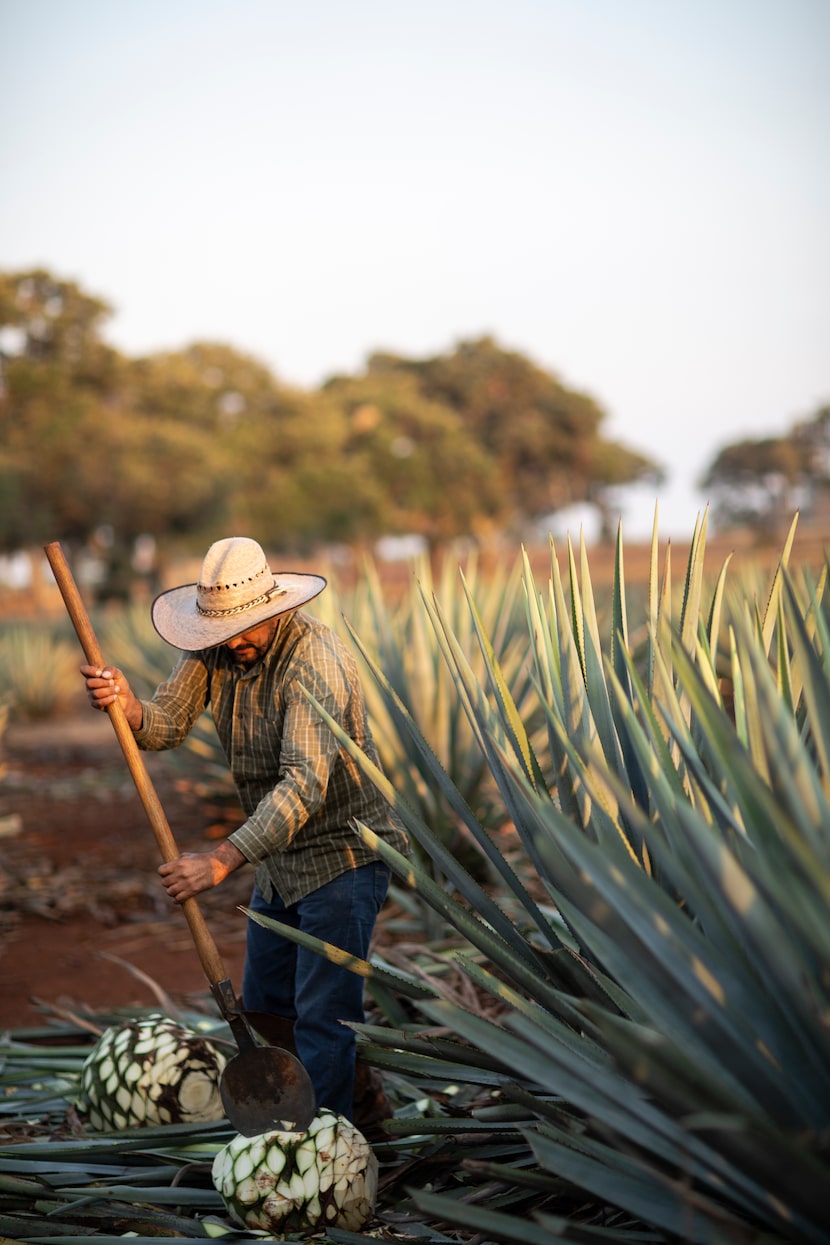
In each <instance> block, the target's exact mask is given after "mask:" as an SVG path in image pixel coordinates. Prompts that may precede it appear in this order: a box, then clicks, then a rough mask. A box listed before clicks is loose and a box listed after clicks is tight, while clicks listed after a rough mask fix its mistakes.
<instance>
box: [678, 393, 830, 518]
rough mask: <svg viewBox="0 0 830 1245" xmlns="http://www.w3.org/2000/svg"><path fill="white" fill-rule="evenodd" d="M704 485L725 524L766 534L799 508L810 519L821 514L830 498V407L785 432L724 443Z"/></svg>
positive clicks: (704, 478) (703, 479)
mask: <svg viewBox="0 0 830 1245" xmlns="http://www.w3.org/2000/svg"><path fill="white" fill-rule="evenodd" d="M700 487H701V488H703V489H706V490H709V491H710V492H711V495H712V511H713V514H712V517H713V520H714V521H715V522H716V523H718V524H720V525H721V526H728V525H735V524H738V525H743V524H752V525H753V526H754V527H755V528H756V529H757V530H758V531H759V532H761V533H762V534H763V535H764V536H767V535H775V534H776V532H777V529H778V527H779V526H780V525H781V523H782V522H784V523H786V522H789V518H791V517H792V514H793V512H794V511H795V510H797V509H798V510H801V511H802V513H803V515H804V517H805V518H807V519H809V518H810V517H811V516H813V515H817V514H818V513H819V512H820V510H821V508H822V507H824V506H826V505H827V500H828V497H830V406H823V407H820V408H819V409H818V411H817V412H816V413H815V415H814V416H812V417H811V418H810V419H807V420H800V421H797V422H796V423H794V424H793V425H792V426H791V428H790V430H789V432H786V433H784V434H783V435H781V436H776V437H762V438H757V439H752V438H744V439H743V440H740V441H734V442H731V443H730V444H728V445H725V446H723V448H722V449H720V450H719V451H718V452H717V454H716V455H715V457H714V458H713V459H712V462H711V463H710V464H709V467H708V468H707V470H706V472H705V474H704V476H703V478H702V479H701V482H700Z"/></svg>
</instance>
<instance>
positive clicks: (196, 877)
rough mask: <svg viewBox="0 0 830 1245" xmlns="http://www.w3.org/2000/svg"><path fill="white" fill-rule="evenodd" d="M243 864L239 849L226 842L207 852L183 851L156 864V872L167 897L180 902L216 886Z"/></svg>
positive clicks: (243, 860) (243, 859)
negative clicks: (176, 857)
mask: <svg viewBox="0 0 830 1245" xmlns="http://www.w3.org/2000/svg"><path fill="white" fill-rule="evenodd" d="M244 864H245V857H244V856H243V855H242V853H241V852H240V850H239V848H238V847H234V845H233V843H228V842H227V841H226V842H224V843H220V844H219V845H218V846H217V847H214V848H213V849H212V850H211V851H209V852H183V853H182V855H181V856H179V858H178V860H170V861H168V862H167V864H164V865H159V870H158V872H159V876H160V877H161V881H162V885H163V886H164V889H165V890H166V891H167V894H168V895H169V896H170V898H171V899H172V900H173V901H174V902H175V903H184V901H185V900H186V899H193V897H194V896H195V895H199V894H201V892H202V891H208V890H210V889H211V887H213V886H218V885H219V883H220V882H224V880H225V878H226V877H227V876H228V874H230V873H233V872H234V870H235V869H239V868H240V867H241V866H242V865H244Z"/></svg>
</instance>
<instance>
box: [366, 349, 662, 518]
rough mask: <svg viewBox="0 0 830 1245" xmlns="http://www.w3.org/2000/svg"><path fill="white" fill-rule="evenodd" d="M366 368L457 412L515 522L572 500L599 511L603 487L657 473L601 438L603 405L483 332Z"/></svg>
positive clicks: (376, 360) (381, 358) (382, 357)
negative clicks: (493, 472) (436, 350)
mask: <svg viewBox="0 0 830 1245" xmlns="http://www.w3.org/2000/svg"><path fill="white" fill-rule="evenodd" d="M369 371H370V374H390V373H394V372H396V371H403V372H406V373H408V374H410V375H413V376H414V377H416V379H417V380H418V383H419V386H420V388H421V390H422V392H423V394H424V395H425V396H426V397H428V398H430V399H431V400H433V401H437V402H440V403H443V404H444V405H446V406H449V407H451V408H452V409H453V410H454V411H456V412H457V413H458V415H459V417H460V418H461V420H462V422H463V425H464V427H465V429H466V430H467V432H468V434H469V435H470V437H472V438H474V439H475V440H476V441H477V443H478V445H479V446H480V447H481V449H482V450H484V451H485V453H487V454H488V455H489V456H490V458H491V460H492V461H493V462H494V463H495V464H496V465H497V468H498V472H499V483H500V489H501V493H502V497H503V502H504V515H505V517H506V518H507V519H508V521H509V522H511V523H512V525H513V526H514V527H516V528H520V527H521V526H522V525H523V524H524V523H525V522H527V521H528V520H536V519H539V518H542V517H544V516H547V515H549V514H550V513H551V512H553V511H555V510H559V509H562V508H563V507H565V506H568V505H570V504H572V503H574V502H578V501H588V502H590V503H592V504H594V505H596V506H597V507H598V508H599V509H600V511H601V512H602V511H603V510H605V511H607V509H608V504H609V503H608V492H609V489H610V488H612V487H615V486H619V485H624V484H630V483H634V482H636V481H639V480H643V479H648V478H652V479H655V480H658V479H660V478H661V472H660V469H659V467H658V466H657V465H656V464H655V463H654V462H653V461H652V460H650V459H648V458H646V457H645V456H644V455H642V454H638V453H635V452H634V451H631V450H627V449H625V448H624V447H623V446H620V445H616V444H614V443H612V442H608V441H605V440H604V439H603V438H602V437H601V436H600V427H601V425H602V423H603V421H604V419H605V412H604V411H603V410H602V408H601V407H600V406H599V405H598V404H597V403H596V402H595V401H594V399H593V398H591V397H589V396H588V395H587V394H584V393H580V392H578V391H576V390H572V389H569V388H567V387H566V386H565V385H563V384H562V383H561V382H560V381H559V380H558V379H557V378H556V377H555V376H552V375H551V374H550V373H548V372H545V371H544V370H543V369H541V368H539V367H537V366H536V365H535V364H534V363H532V362H530V360H528V359H526V358H525V357H524V356H523V355H521V354H518V353H517V352H515V351H508V350H504V349H502V348H501V347H500V346H498V345H497V343H496V342H494V341H493V339H492V338H490V337H483V338H481V339H479V340H475V341H465V342H461V343H459V344H458V345H457V346H456V348H455V350H454V351H453V352H452V353H451V354H446V355H438V356H435V357H434V358H429V359H422V360H405V359H401V358H398V357H396V356H394V355H388V354H376V355H374V356H372V357H371V358H370V360H369Z"/></svg>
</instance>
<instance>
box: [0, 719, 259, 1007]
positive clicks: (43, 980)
mask: <svg viewBox="0 0 830 1245" xmlns="http://www.w3.org/2000/svg"><path fill="white" fill-rule="evenodd" d="M144 760H145V764H146V768H147V773H148V775H149V777H150V780H151V783H152V785H153V787H154V788H155V791H156V793H157V795H158V797H159V800H160V801H161V805H162V807H163V809H164V812H165V814H166V817H167V821H168V822H169V824H170V828H171V830H172V832H173V835H174V837H175V840H176V842H177V845H178V847H179V849H180V850H182V851H204V850H205V849H206V848H207V847H209V846H210V842H211V840H212V839H215V838H216V837H218V836H219V835H222V834H224V833H226V832H227V831H228V830H229V829H232V828H233V826H234V825H238V824H239V821H240V820H241V815H240V810H239V808H238V805H236V803H235V800H234V799H233V797H227V796H223V797H221V798H217V797H215V796H213V795H211V794H208V795H205V793H204V792H203V791H199V790H197V789H194V786H193V784H192V782H190V781H188V780H185V779H183V778H182V777H181V772H182V771H181V768H177V767H176V766H175V765H174V764H173V763H172V761H171V758H170V757H169V756H165V755H163V754H155V755H147V756H145V758H144ZM0 767H2V770H3V774H2V786H0V1030H4V1029H9V1028H14V1029H20V1028H27V1027H32V1026H34V1027H38V1026H42V1025H44V1024H45V1023H49V1022H50V1021H51V1020H52V1019H53V1018H54V1017H55V1016H56V1015H57V1016H58V1017H60V1016H61V1015H62V1014H63V1013H70V1014H71V1015H72V1016H73V1017H78V1016H81V1017H85V1016H90V1014H94V1013H96V1012H98V1013H100V1012H102V1011H103V1012H106V1011H108V1010H113V1009H121V1008H130V1007H133V1006H136V1007H140V1008H142V1009H143V1008H147V1007H153V1006H156V1005H158V1004H162V1005H164V1004H165V1003H166V999H165V997H164V996H165V995H167V996H168V998H169V999H170V1000H172V1002H173V1003H174V1004H176V1005H177V1006H185V1007H194V1008H196V1009H198V1010H205V1009H210V1010H212V1003H211V999H210V991H209V987H208V984H207V981H206V978H205V976H204V973H203V971H202V968H201V965H200V963H199V960H198V957H197V954H196V949H195V947H194V944H193V941H192V939H191V936H190V932H189V929H188V926H187V923H186V921H185V919H184V916H183V914H182V912H181V910H180V909H179V908H177V907H176V906H175V905H174V904H172V903H171V902H170V901H169V900H168V899H167V896H166V894H165V892H164V890H163V889H162V886H161V883H160V880H159V879H158V877H157V876H156V869H157V867H158V865H159V864H160V863H161V856H160V852H159V849H158V847H157V846H156V841H155V837H154V835H153V831H152V828H151V825H150V821H149V820H148V817H147V814H146V812H145V811H144V807H143V805H142V803H141V800H140V799H139V796H138V793H137V791H136V787H135V785H134V783H133V780H132V778H131V776H130V773H129V770H128V768H127V764H126V761H125V760H124V757H123V755H122V752H121V748H120V745H119V744H118V741H117V739H116V737H115V734H114V731H113V729H112V724H111V723H110V721H109V719H108V718H107V717H106V716H105V715H101V714H97V713H94V712H92V711H91V710H89V709H87V708H86V707H85V706H84V707H83V708H79V709H78V710H77V711H76V712H73V713H71V714H69V715H67V716H66V717H63V718H61V719H59V720H56V721H47V722H39V723H12V724H10V725H9V726H8V728H7V730H6V732H5V735H4V736H3V737H2V753H1V754H0ZM251 884H252V874H251V872H250V870H248V869H242V870H240V871H239V872H238V873H237V874H234V875H233V876H232V877H231V878H229V879H228V880H227V881H226V882H225V883H224V884H223V885H222V887H221V888H219V889H217V890H216V891H213V892H208V893H206V894H205V895H204V896H200V899H199V903H200V907H201V908H202V911H203V913H204V916H205V920H206V922H207V925H208V928H209V930H210V932H211V934H212V935H213V937H214V939H215V940H216V943H217V946H218V948H219V952H220V955H221V956H222V959H223V962H224V965H225V969H226V972H227V975H228V976H229V977H230V979H231V981H232V983H233V984H234V986H235V987H236V988H237V990H239V989H241V984H242V976H241V974H242V963H243V956H244V931H245V917H244V915H243V914H242V913H241V912H240V911H239V910H238V908H239V905H240V904H247V902H248V899H249V897H250V890H251Z"/></svg>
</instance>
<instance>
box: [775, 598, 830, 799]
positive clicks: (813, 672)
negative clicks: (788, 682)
mask: <svg viewBox="0 0 830 1245" xmlns="http://www.w3.org/2000/svg"><path fill="white" fill-rule="evenodd" d="M785 582H786V590H785V605H786V611H787V617H788V619H789V622H790V632H789V634H790V638H791V642H792V645H793V654H794V658H795V660H797V661H798V662H799V664H800V665H801V667H802V669H803V671H804V674H803V681H804V691H803V697H804V702H805V705H806V706H807V711H808V713H809V719H810V729H811V743H812V746H813V747H814V748H815V750H816V754H817V762H818V763H817V767H816V768H817V771H818V773H819V774H821V775H822V785H823V787H824V791H825V794H826V795H827V796H828V798H830V645H828V644H826V642H825V647H824V649H823V657H821V658H820V657H819V655H818V653H817V652H816V649H815V648H814V647H813V645H812V644H811V643H810V637H809V633H808V631H807V627H806V626H805V623H804V619H803V617H802V615H801V611H800V610H799V608H798V602H797V599H796V595H795V591H794V589H793V587H792V584H791V582H790V580H789V579H787V580H786V581H785ZM813 617H814V618H816V619H817V620H818V617H819V611H818V609H817V608H815V609H814V611H813Z"/></svg>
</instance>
